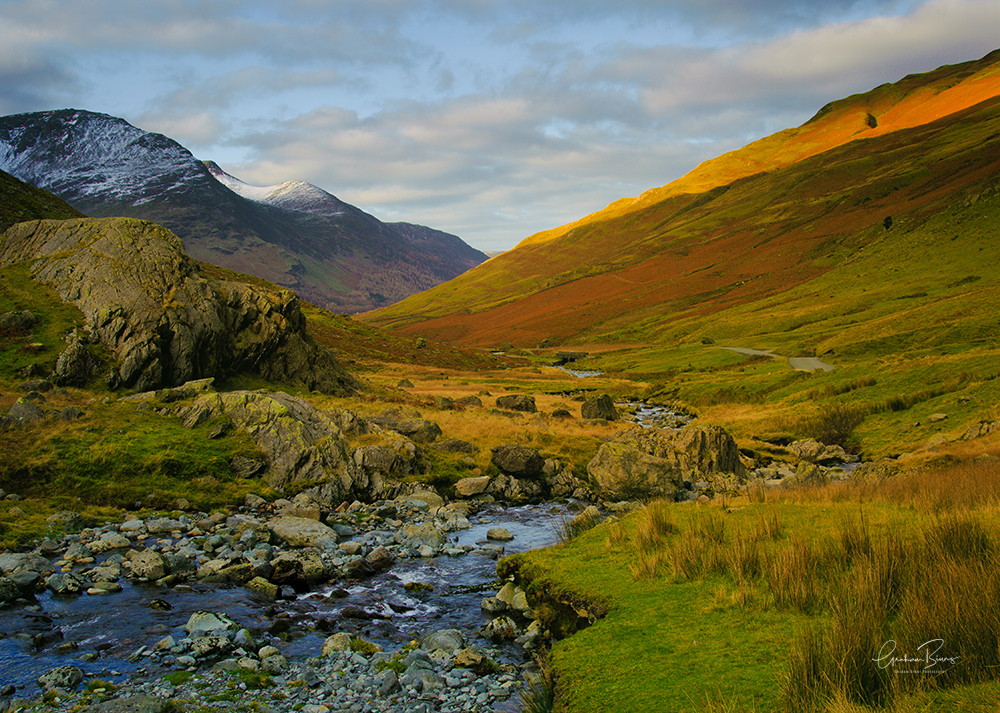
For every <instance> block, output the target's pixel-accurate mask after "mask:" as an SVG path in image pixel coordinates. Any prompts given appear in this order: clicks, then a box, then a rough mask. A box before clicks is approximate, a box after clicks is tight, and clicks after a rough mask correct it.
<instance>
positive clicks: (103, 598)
mask: <svg viewBox="0 0 1000 713" xmlns="http://www.w3.org/2000/svg"><path fill="white" fill-rule="evenodd" d="M565 513H566V509H565V508H564V507H562V506H554V505H548V504H547V505H535V506H521V507H513V508H503V507H501V506H498V505H491V506H489V507H487V508H485V509H483V510H481V511H480V512H479V513H478V514H477V515H474V516H473V517H472V518H470V521H471V522H472V523H473V528H472V529H471V530H465V531H462V532H459V533H452V541H453V542H456V543H457V544H459V545H463V544H473V545H474V544H476V543H477V542H478V541H482V540H485V539H486V532H487V530H488V529H489V528H491V527H504V528H506V529H507V530H509V531H510V533H511V534H512V535H514V539H513V540H512V541H510V542H508V543H505V546H506V551H507V553H508V554H510V553H514V552H523V551H526V550H529V549H534V548H537V547H545V546H548V545H550V544H553V543H554V542H555V541H556V535H555V527H556V525H557V524H558V523H559V522H560V519H561V518H562V517H563V516H564V515H565ZM495 579H496V562H495V561H493V560H491V559H489V558H487V557H484V556H482V555H477V554H467V555H464V556H461V557H448V556H439V557H435V558H429V559H408V560H400V561H398V562H397V563H396V564H395V565H393V566H392V567H391V568H390V569H389V570H387V571H386V572H383V573H381V574H379V575H378V576H376V577H372V578H371V579H368V580H365V581H362V582H343V583H340V582H337V583H333V584H332V585H328V586H326V587H325V588H322V589H319V590H316V591H314V592H310V593H307V594H303V595H300V596H299V597H298V598H296V599H294V600H282V601H279V602H274V603H271V602H262V601H259V600H256V599H254V598H252V597H251V596H250V594H249V593H248V592H247V590H245V589H243V588H242V587H219V586H216V585H202V584H198V583H197V582H194V583H193V584H192V586H191V590H190V591H184V590H183V589H182V590H180V591H179V590H177V589H165V588H162V587H155V586H146V585H133V584H130V583H128V582H126V581H124V580H122V582H121V583H122V586H123V591H122V592H120V593H117V594H108V595H100V596H88V595H85V594H84V595H79V596H73V597H56V596H53V595H52V594H51V592H45V593H44V594H41V595H39V596H38V601H37V603H36V604H35V605H32V606H29V607H16V608H8V609H3V610H0V685H7V684H15V685H17V686H18V688H19V689H20V688H21V687H24V693H26V694H30V695H33V694H35V693H37V692H38V690H39V689H38V688H37V686H36V685H35V681H36V680H37V679H38V677H39V676H40V675H41V674H42V673H45V672H46V671H48V670H49V669H52V668H55V667H57V666H63V665H66V664H72V665H75V666H79V667H80V668H81V669H83V670H84V672H85V673H86V674H87V675H88V676H94V677H100V678H104V679H106V680H116V679H117V678H119V677H122V676H126V675H128V674H129V673H131V672H132V671H135V670H136V669H137V668H138V667H139V666H143V665H145V666H147V667H149V666H150V665H155V664H151V663H150V662H148V661H141V662H139V663H137V664H133V663H129V662H128V661H127V657H128V656H129V655H131V654H132V653H133V652H134V651H135V650H136V649H138V648H139V647H140V646H151V645H152V644H154V643H156V642H157V641H159V640H160V639H162V638H163V637H164V636H167V635H168V634H170V635H171V636H173V637H174V638H175V639H181V638H183V637H184V635H185V634H184V630H183V627H184V624H185V623H187V620H188V618H189V617H190V616H191V614H192V613H194V612H196V611H199V610H208V611H214V612H222V613H225V614H226V615H228V616H229V617H230V618H231V619H233V620H234V621H236V622H237V623H239V624H241V625H242V626H245V627H247V628H248V629H250V630H251V631H253V632H254V633H255V635H256V636H257V638H258V640H259V641H270V639H269V636H268V634H267V633H266V630H267V629H268V628H270V627H271V626H272V624H273V623H274V621H275V620H276V618H282V617H284V615H287V618H288V619H289V620H290V622H291V623H292V624H293V627H292V629H291V631H292V632H294V633H293V636H292V637H291V639H290V640H288V641H285V640H280V639H275V640H273V641H271V643H274V644H275V645H276V646H277V647H278V648H279V649H280V650H281V651H282V653H283V654H285V655H286V656H287V657H290V658H301V657H308V656H318V655H319V651H320V646H321V644H322V641H323V639H324V638H326V636H327V635H329V633H333V632H336V631H348V632H350V633H354V634H357V635H360V636H363V637H364V638H367V639H369V640H371V641H375V642H377V643H380V644H382V645H383V646H385V647H386V648H389V649H392V648H397V647H399V646H401V645H402V644H404V643H405V642H407V641H409V640H411V639H413V638H415V637H417V636H419V635H420V634H421V633H423V632H425V631H430V630H433V629H448V628H457V629H462V630H465V631H472V630H474V629H476V628H478V627H479V626H481V625H482V624H483V623H484V622H485V618H484V617H483V615H482V612H481V610H480V603H481V602H482V599H483V597H485V596H488V595H489V594H491V593H492V592H493V589H492V588H491V587H490V585H491V583H492V582H493V581H494V580H495ZM408 582H420V583H422V584H428V585H431V586H432V589H430V590H428V591H424V592H419V593H408V592H406V590H405V588H404V587H405V585H406V583H408ZM154 599H162V600H164V601H166V602H168V603H169V604H170V605H171V607H172V609H171V610H169V611H156V610H153V609H151V608H150V602H152V600H154ZM349 607H350V608H351V609H348V608H349ZM345 610H346V611H347V613H348V614H351V613H353V614H355V615H356V614H357V613H358V612H366V613H367V614H368V615H374V617H375V618H372V619H359V618H355V617H352V616H345ZM302 631H306V633H305V634H304V635H301V632H302ZM60 632H61V638H59V633H60ZM258 632H260V633H258ZM35 637H43V638H42V640H41V641H39V642H38V643H39V646H37V647H36V642H35V641H34V639H35ZM63 642H73V643H75V644H76V645H77V650H75V651H68V652H60V651H59V650H58V649H57V646H58V645H59V644H60V643H63ZM95 651H100V652H101V656H100V658H99V659H98V660H97V661H94V662H91V663H85V662H82V661H81V660H80V656H81V655H83V654H85V653H88V652H95ZM516 654H517V652H516V650H514V649H512V650H511V652H510V655H511V656H516Z"/></svg>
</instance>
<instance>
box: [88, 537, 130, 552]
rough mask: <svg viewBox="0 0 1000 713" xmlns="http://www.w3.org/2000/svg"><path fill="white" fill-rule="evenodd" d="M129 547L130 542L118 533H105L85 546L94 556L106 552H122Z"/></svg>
mask: <svg viewBox="0 0 1000 713" xmlns="http://www.w3.org/2000/svg"><path fill="white" fill-rule="evenodd" d="M131 546H132V543H131V541H130V540H129V539H128V538H127V537H125V535H123V534H121V533H120V532H105V533H103V534H102V535H101V536H100V538H99V539H97V540H93V541H92V542H90V543H88V545H87V547H89V548H90V551H91V552H93V553H94V554H95V555H96V554H101V553H103V552H108V551H109V550H122V549H125V548H126V547H131Z"/></svg>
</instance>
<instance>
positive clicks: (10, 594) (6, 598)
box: [0, 577, 21, 602]
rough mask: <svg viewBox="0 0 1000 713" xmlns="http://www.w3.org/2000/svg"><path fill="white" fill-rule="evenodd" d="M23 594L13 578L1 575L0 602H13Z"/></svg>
mask: <svg viewBox="0 0 1000 713" xmlns="http://www.w3.org/2000/svg"><path fill="white" fill-rule="evenodd" d="M20 596H21V592H20V590H19V589H18V587H17V585H16V584H14V582H13V580H11V579H8V578H7V577H0V602H13V601H14V600H16V599H17V598H18V597H20Z"/></svg>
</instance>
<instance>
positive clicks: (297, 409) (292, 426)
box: [191, 391, 357, 497]
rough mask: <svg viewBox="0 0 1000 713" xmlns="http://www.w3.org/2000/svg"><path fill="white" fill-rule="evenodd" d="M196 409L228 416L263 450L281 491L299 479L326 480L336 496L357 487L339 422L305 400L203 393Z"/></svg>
mask: <svg viewBox="0 0 1000 713" xmlns="http://www.w3.org/2000/svg"><path fill="white" fill-rule="evenodd" d="M191 411H192V412H204V418H205V419H206V420H207V419H212V418H218V417H222V416H225V417H228V418H229V419H230V420H231V421H232V422H233V423H234V424H235V425H236V426H237V427H238V428H240V429H242V430H244V431H245V432H246V433H247V434H248V435H249V436H250V438H251V439H252V440H253V441H254V443H256V444H257V446H259V447H260V448H261V450H263V451H264V454H265V455H266V456H267V460H268V464H269V469H268V472H267V475H266V479H267V483H268V485H270V486H271V487H272V488H274V489H275V490H279V491H280V490H283V489H284V488H286V487H287V486H288V485H290V484H291V483H293V482H296V481H303V480H305V481H311V482H324V483H328V484H329V486H330V488H331V489H332V491H333V494H334V495H335V496H336V497H344V496H346V495H347V493H349V492H351V491H352V489H353V488H354V487H355V485H356V483H355V475H356V474H357V469H356V468H354V467H353V464H352V462H351V459H350V458H349V456H348V445H347V441H346V440H345V439H344V437H343V435H342V434H341V431H340V428H339V427H338V424H337V421H336V420H335V419H334V418H333V416H331V415H330V414H328V413H325V412H323V411H320V410H318V409H317V408H315V407H314V406H312V404H310V403H308V402H307V401H305V400H304V399H299V398H295V397H293V396H289V395H288V394H283V393H268V394H265V393H259V392H253V391H233V392H229V393H225V394H214V393H213V394H202V395H201V396H199V397H198V398H197V399H196V400H195V402H194V404H193V406H192V407H191Z"/></svg>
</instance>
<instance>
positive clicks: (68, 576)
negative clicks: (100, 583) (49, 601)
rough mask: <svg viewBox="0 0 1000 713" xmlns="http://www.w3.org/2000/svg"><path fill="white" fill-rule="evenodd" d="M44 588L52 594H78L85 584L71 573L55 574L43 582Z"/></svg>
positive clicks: (84, 587) (85, 587) (85, 586)
mask: <svg viewBox="0 0 1000 713" xmlns="http://www.w3.org/2000/svg"><path fill="white" fill-rule="evenodd" d="M45 586H46V587H47V588H48V589H51V590H52V592H53V593H54V594H79V593H80V592H82V591H84V590H85V589H87V584H86V582H84V581H83V580H82V579H81V578H80V577H79V576H78V575H76V574H74V573H72V572H56V573H55V574H53V575H51V576H50V577H49V578H48V579H47V580H45Z"/></svg>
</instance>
